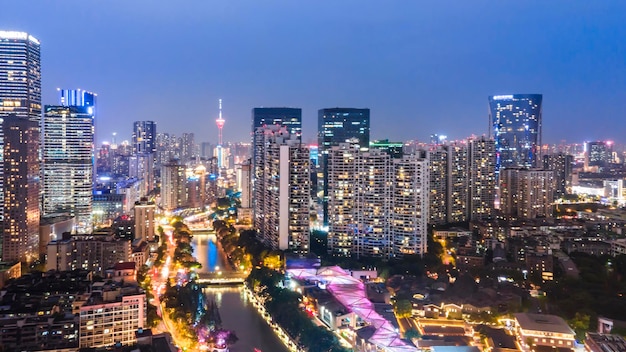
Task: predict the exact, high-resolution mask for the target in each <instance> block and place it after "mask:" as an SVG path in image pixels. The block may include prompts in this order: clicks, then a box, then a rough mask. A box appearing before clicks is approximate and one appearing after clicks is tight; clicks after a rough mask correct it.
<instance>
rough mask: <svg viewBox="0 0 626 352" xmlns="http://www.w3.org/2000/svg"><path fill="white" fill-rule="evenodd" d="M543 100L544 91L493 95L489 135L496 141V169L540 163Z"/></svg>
mask: <svg viewBox="0 0 626 352" xmlns="http://www.w3.org/2000/svg"><path fill="white" fill-rule="evenodd" d="M542 99H543V96H542V95H541V94H513V95H494V96H490V97H489V126H490V128H489V137H491V138H493V139H494V141H495V143H496V172H499V170H500V169H501V168H507V167H525V168H532V167H537V166H539V164H538V162H539V160H540V159H538V158H539V154H540V151H541V125H542V121H541V114H542V110H541V104H542Z"/></svg>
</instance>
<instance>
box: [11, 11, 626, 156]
mask: <svg viewBox="0 0 626 352" xmlns="http://www.w3.org/2000/svg"><path fill="white" fill-rule="evenodd" d="M0 27H1V29H4V30H20V31H26V32H29V33H30V34H32V35H34V36H35V37H37V38H38V39H39V40H40V41H41V42H42V67H43V68H42V71H43V72H42V75H43V103H44V104H54V103H56V101H57V99H56V89H55V88H57V87H62V88H83V89H87V90H91V91H93V92H96V93H98V99H99V100H98V104H99V116H98V122H97V134H98V139H99V140H100V141H102V140H110V136H111V133H112V132H114V131H116V132H118V135H119V136H121V137H122V138H129V137H130V134H131V130H132V121H135V120H155V121H157V123H158V130H159V132H172V133H176V134H180V133H182V132H188V131H189V132H195V133H196V142H202V141H210V142H215V140H216V139H217V128H216V127H215V119H216V118H217V99H218V98H222V99H223V100H224V118H225V119H226V126H225V127H224V140H225V141H249V138H250V137H249V136H250V128H251V127H250V125H251V124H250V110H251V108H253V107H260V106H266V107H269V106H289V107H300V108H302V109H303V133H304V138H305V140H307V141H313V140H314V138H315V136H316V134H317V110H318V109H320V108H326V107H336V106H341V107H359V108H361V107H369V108H370V109H371V134H372V138H390V139H392V140H408V139H419V140H427V139H428V136H429V135H430V134H431V133H439V134H447V135H448V136H449V137H450V138H464V137H466V136H469V135H470V134H477V135H480V134H484V133H486V132H487V125H488V117H487V116H488V110H487V96H488V95H492V94H512V93H542V94H544V109H543V121H544V126H543V136H544V138H543V139H544V142H549V143H558V142H560V141H561V140H566V141H567V142H572V143H573V142H581V141H584V140H593V139H613V140H615V141H620V142H626V138H625V137H624V135H626V123H624V121H626V116H625V115H626V113H625V111H626V1H589V0H580V1H574V0H568V1H553V0H550V1H546V0H539V1H527V0H524V1H497V0H493V1H479V0H473V1H461V0H459V1H441V0H440V1H409V0H405V1H363V0H350V1H344V0H340V1H314V0H311V1H308V0H296V1H294V0H292V1H287V0H285V1H273V0H254V1H252V0H250V1H243V0H242V1H233V0H224V1H215V0H195V1H188V0H182V1H173V0H168V1H160V0H108V1H84V0H59V1H39V0H37V1H36V0H20V1H8V0H3V1H2V3H1V4H0ZM122 138H120V137H118V141H119V140H120V139H122Z"/></svg>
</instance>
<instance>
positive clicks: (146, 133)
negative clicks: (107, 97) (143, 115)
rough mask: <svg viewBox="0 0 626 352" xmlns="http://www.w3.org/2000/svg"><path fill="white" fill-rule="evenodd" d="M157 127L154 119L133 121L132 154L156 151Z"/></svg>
mask: <svg viewBox="0 0 626 352" xmlns="http://www.w3.org/2000/svg"><path fill="white" fill-rule="evenodd" d="M156 137H157V129H156V122H154V121H135V122H134V123H133V141H132V143H133V154H145V153H149V154H151V153H156V150H157V149H156V145H157V144H156Z"/></svg>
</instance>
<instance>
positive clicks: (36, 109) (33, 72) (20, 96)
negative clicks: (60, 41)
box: [0, 31, 41, 122]
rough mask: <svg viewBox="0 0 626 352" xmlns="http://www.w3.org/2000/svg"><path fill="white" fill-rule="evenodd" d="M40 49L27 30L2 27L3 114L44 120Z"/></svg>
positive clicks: (0, 73)
mask: <svg viewBox="0 0 626 352" xmlns="http://www.w3.org/2000/svg"><path fill="white" fill-rule="evenodd" d="M39 49H40V48H39V41H38V40H37V39H36V38H35V37H33V36H32V35H29V34H28V33H24V32H13V31H0V117H5V116H9V115H16V116H18V117H25V118H28V119H30V120H33V121H37V122H39V121H41V62H40V53H39Z"/></svg>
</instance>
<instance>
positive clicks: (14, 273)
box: [0, 262, 22, 288]
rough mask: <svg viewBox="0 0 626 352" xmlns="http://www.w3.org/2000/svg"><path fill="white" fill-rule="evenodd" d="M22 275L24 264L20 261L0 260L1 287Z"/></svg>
mask: <svg viewBox="0 0 626 352" xmlns="http://www.w3.org/2000/svg"><path fill="white" fill-rule="evenodd" d="M20 276H22V264H20V262H13V263H6V262H0V288H3V287H4V284H5V283H6V282H7V281H9V280H11V279H16V278H18V277H20Z"/></svg>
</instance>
